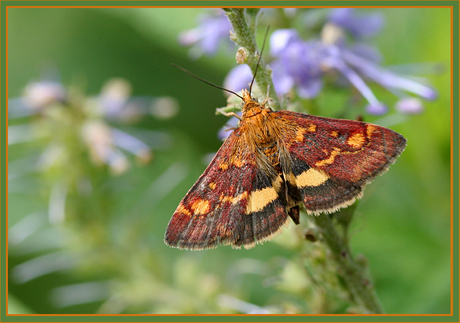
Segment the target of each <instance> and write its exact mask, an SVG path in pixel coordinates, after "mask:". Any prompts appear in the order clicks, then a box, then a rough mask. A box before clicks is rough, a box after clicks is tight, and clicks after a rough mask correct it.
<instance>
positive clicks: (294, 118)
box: [275, 111, 406, 214]
mask: <svg viewBox="0 0 460 323" xmlns="http://www.w3.org/2000/svg"><path fill="white" fill-rule="evenodd" d="M275 114H276V116H277V119H278V120H280V121H281V122H285V123H287V124H289V125H291V127H290V128H289V127H288V128H287V129H293V130H292V131H286V132H285V133H284V135H283V138H282V141H283V142H284V144H285V145H286V147H287V148H288V152H289V154H290V157H291V171H292V173H293V175H294V178H295V179H294V181H295V185H296V186H297V187H298V188H299V191H300V194H301V197H302V200H303V202H304V204H305V207H306V209H307V211H308V212H309V213H313V214H318V213H321V212H327V213H330V212H335V211H336V210H337V209H339V208H341V207H345V206H348V205H350V204H352V203H353V202H354V200H355V199H356V198H359V197H360V196H361V194H362V188H363V187H364V186H365V185H366V184H367V183H369V182H370V181H371V180H372V179H373V178H374V177H375V176H377V175H378V174H381V173H383V172H384V171H386V170H387V169H388V167H389V166H390V165H391V164H392V163H393V162H394V161H395V159H396V157H398V156H399V155H400V154H401V153H402V151H403V150H404V148H405V146H406V139H405V138H404V137H403V136H402V135H400V134H399V133H397V132H395V131H393V130H391V129H388V128H385V127H382V126H378V125H375V124H370V123H365V122H361V121H352V120H342V119H331V118H323V117H316V116H311V115H306V114H301V113H296V112H291V111H277V112H275Z"/></svg>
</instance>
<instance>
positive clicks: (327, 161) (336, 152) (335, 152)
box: [315, 148, 340, 167]
mask: <svg viewBox="0 0 460 323" xmlns="http://www.w3.org/2000/svg"><path fill="white" fill-rule="evenodd" d="M333 149H334V150H332V152H331V155H330V156H329V158H327V159H323V160H320V161H318V162H316V163H315V165H316V166H318V167H321V166H324V165H330V164H332V163H333V162H334V160H335V156H337V155H339V154H340V149H338V148H333Z"/></svg>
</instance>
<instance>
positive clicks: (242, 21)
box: [224, 8, 280, 110]
mask: <svg viewBox="0 0 460 323" xmlns="http://www.w3.org/2000/svg"><path fill="white" fill-rule="evenodd" d="M224 10H225V12H226V13H227V16H228V19H229V20H230V23H231V24H232V26H233V30H234V35H233V37H232V39H233V41H234V42H235V43H236V44H237V45H238V46H240V47H243V48H245V49H246V51H247V53H248V57H247V61H246V64H247V65H248V66H249V67H250V68H251V70H252V73H255V71H256V68H257V63H258V61H259V55H260V52H259V51H258V48H257V43H256V38H255V30H253V29H255V19H256V14H251V15H248V16H247V15H246V14H245V10H246V9H238V8H233V9H224ZM251 19H252V20H251ZM248 20H250V22H249V24H250V25H251V26H252V28H251V27H250V26H249V24H248ZM256 82H257V84H258V85H259V88H260V90H261V91H262V93H263V94H264V95H265V96H266V95H267V94H268V89H270V90H269V91H270V98H271V99H272V102H273V106H272V108H273V109H274V110H279V109H280V103H279V101H278V96H277V95H276V92H275V87H274V86H273V81H272V78H271V71H270V70H269V69H268V67H267V65H266V64H265V62H264V60H263V58H262V59H261V60H260V64H259V68H258V70H257V75H256Z"/></svg>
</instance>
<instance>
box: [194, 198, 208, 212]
mask: <svg viewBox="0 0 460 323" xmlns="http://www.w3.org/2000/svg"><path fill="white" fill-rule="evenodd" d="M209 209H210V207H209V201H206V200H201V199H200V200H197V201H195V202H194V203H193V204H192V210H193V213H195V214H206V213H208V212H209Z"/></svg>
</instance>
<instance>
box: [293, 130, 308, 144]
mask: <svg viewBox="0 0 460 323" xmlns="http://www.w3.org/2000/svg"><path fill="white" fill-rule="evenodd" d="M306 131H307V130H306V129H305V128H299V129H297V131H296V134H295V141H297V142H303V140H304V136H305V132H306Z"/></svg>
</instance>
